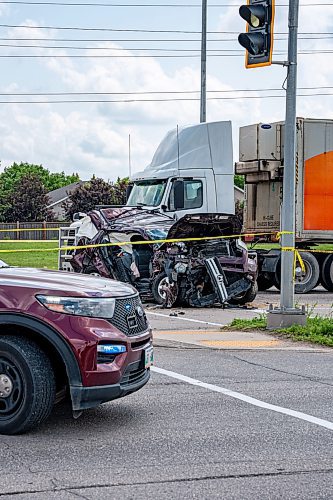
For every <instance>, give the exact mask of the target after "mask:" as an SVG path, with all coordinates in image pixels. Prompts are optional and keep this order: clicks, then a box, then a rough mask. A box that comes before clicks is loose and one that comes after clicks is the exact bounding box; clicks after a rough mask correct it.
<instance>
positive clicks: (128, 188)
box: [126, 184, 133, 201]
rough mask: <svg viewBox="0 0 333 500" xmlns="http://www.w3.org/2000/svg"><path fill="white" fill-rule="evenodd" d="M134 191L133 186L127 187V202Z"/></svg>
mask: <svg viewBox="0 0 333 500" xmlns="http://www.w3.org/2000/svg"><path fill="white" fill-rule="evenodd" d="M132 189H133V184H128V186H127V187H126V201H128V198H129V197H130V194H131V192H132Z"/></svg>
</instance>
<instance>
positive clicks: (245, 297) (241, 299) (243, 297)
mask: <svg viewBox="0 0 333 500" xmlns="http://www.w3.org/2000/svg"><path fill="white" fill-rule="evenodd" d="M257 293H258V285H257V282H256V281H255V282H254V283H251V286H250V288H249V289H248V290H246V292H244V293H241V294H240V295H237V296H236V297H233V298H232V299H230V300H228V302H229V304H236V305H239V306H242V305H244V304H247V303H248V302H253V301H254V299H255V298H256V296H257Z"/></svg>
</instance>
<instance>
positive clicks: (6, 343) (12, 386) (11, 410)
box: [0, 335, 56, 435]
mask: <svg viewBox="0 0 333 500" xmlns="http://www.w3.org/2000/svg"><path fill="white" fill-rule="evenodd" d="M55 393H56V384H55V376H54V371H53V369H52V365H51V362H50V360H49V358H48V356H47V355H46V354H45V352H44V351H42V349H41V348H40V347H39V346H38V345H37V344H36V343H35V342H32V341H31V340H28V339H26V338H24V337H20V336H16V335H15V336H14V335H5V336H0V434H9V435H13V434H22V433H23V432H26V431H28V430H29V429H31V428H32V427H35V426H37V425H39V424H41V423H42V422H43V421H44V420H45V419H46V418H47V417H48V416H49V415H50V413H51V410H52V407H53V403H54V400H55Z"/></svg>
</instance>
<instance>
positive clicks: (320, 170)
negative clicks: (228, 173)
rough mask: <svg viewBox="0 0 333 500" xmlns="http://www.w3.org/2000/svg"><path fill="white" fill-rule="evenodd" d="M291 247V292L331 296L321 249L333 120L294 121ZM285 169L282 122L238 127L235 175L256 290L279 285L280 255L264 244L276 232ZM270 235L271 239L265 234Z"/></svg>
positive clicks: (329, 222) (332, 225)
mask: <svg viewBox="0 0 333 500" xmlns="http://www.w3.org/2000/svg"><path fill="white" fill-rule="evenodd" d="M296 124H297V126H296V138H297V140H296V214H295V217H296V234H295V240H296V248H297V249H299V250H300V251H301V252H300V255H301V258H302V260H303V263H304V266H301V265H300V262H297V265H296V269H295V291H296V293H306V292H309V291H310V290H312V289H313V288H314V287H316V286H317V285H318V284H319V283H321V284H322V285H323V286H324V287H325V288H326V289H327V290H328V291H333V254H329V253H321V252H320V246H319V245H321V244H324V243H333V217H332V213H333V120H320V119H305V118H297V120H296ZM283 169H284V122H275V123H257V124H253V125H248V126H245V127H241V128H240V132H239V162H237V163H236V168H235V170H236V173H237V174H240V175H244V176H245V206H244V227H243V230H244V232H246V233H254V234H255V235H256V236H255V237H254V240H257V241H258V240H259V241H260V242H266V244H267V245H265V246H266V248H264V249H262V250H257V256H258V267H259V276H258V285H259V289H261V290H265V289H268V288H270V287H271V286H273V285H275V286H277V287H278V288H279V286H280V275H281V251H280V249H279V248H277V246H276V245H269V243H272V241H273V240H274V239H275V234H273V233H275V232H276V231H279V230H280V216H281V205H282V194H283ZM269 233H272V234H269Z"/></svg>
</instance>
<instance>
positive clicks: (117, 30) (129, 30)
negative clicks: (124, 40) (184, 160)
mask: <svg viewBox="0 0 333 500" xmlns="http://www.w3.org/2000/svg"><path fill="white" fill-rule="evenodd" d="M0 28H22V29H23V28H24V29H41V30H44V29H48V30H69V31H70V30H72V31H100V32H115V33H181V34H189V35H191V34H197V35H198V34H201V31H194V30H161V29H154V30H149V29H138V28H87V27H79V26H31V25H30V24H0ZM207 34H217V35H221V34H229V35H238V34H239V32H238V31H223V30H219V31H207ZM275 34H277V35H288V32H283V31H281V32H275ZM299 35H333V31H328V32H322V31H319V32H318V31H317V32H314V31H312V32H306V31H305V32H300V33H299Z"/></svg>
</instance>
